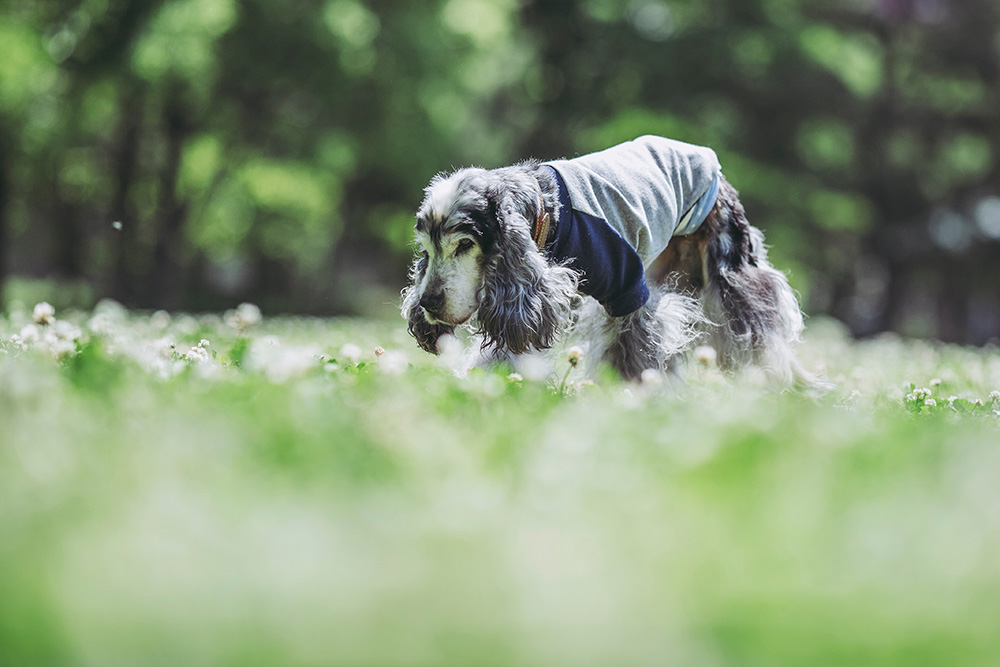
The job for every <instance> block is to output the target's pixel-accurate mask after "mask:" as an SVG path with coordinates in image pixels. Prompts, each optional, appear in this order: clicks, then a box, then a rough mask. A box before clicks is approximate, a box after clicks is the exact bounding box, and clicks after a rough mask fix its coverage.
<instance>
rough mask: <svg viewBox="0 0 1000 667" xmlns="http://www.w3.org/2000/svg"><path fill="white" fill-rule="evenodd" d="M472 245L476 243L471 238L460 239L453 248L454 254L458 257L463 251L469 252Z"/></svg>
mask: <svg viewBox="0 0 1000 667" xmlns="http://www.w3.org/2000/svg"><path fill="white" fill-rule="evenodd" d="M474 245H476V243H475V242H474V241H473V240H472V239H462V240H461V241H459V242H458V246H457V247H456V248H455V256H456V257H458V256H459V255H461V254H463V253H466V252H469V251H470V250H472V246H474Z"/></svg>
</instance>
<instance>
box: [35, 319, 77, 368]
mask: <svg viewBox="0 0 1000 667" xmlns="http://www.w3.org/2000/svg"><path fill="white" fill-rule="evenodd" d="M82 335H83V332H82V331H80V329H79V327H76V326H74V325H73V324H70V323H69V322H66V321H64V320H58V321H55V322H54V324H53V325H52V326H51V327H46V329H45V334H44V335H43V336H42V338H41V341H40V347H41V349H43V350H45V351H46V352H47V353H49V354H50V355H52V357H53V358H55V359H63V358H65V357H68V356H70V355H72V354H74V353H75V352H76V349H77V345H76V341H77V340H78V339H79V338H80V337H81V336H82Z"/></svg>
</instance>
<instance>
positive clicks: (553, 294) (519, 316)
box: [403, 166, 576, 354]
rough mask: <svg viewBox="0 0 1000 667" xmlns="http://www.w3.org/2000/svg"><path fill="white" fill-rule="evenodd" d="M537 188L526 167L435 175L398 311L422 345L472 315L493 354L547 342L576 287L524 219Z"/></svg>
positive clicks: (536, 205) (432, 344)
mask: <svg viewBox="0 0 1000 667" xmlns="http://www.w3.org/2000/svg"><path fill="white" fill-rule="evenodd" d="M542 201H543V199H542V194H541V191H540V187H539V184H538V182H537V181H536V180H535V178H534V177H533V176H532V175H531V172H530V167H527V166H519V167H510V168H506V169H494V170H489V171H487V170H485V169H475V168H470V169H460V170H459V171H456V172H454V173H452V174H448V175H443V174H439V175H438V176H435V177H434V179H433V180H432V181H431V183H430V185H429V186H428V187H427V190H426V193H425V197H424V201H423V204H421V206H420V209H419V211H418V212H417V224H416V227H415V230H416V241H417V246H418V256H417V258H416V260H415V262H414V264H413V268H412V270H411V275H410V279H411V285H410V286H409V287H407V289H406V290H405V291H404V296H403V316H404V317H406V318H407V319H408V320H409V329H410V333H411V334H413V336H414V337H415V338H416V339H417V343H418V344H419V345H420V346H421V347H422V348H424V349H425V350H427V351H429V352H436V351H437V340H438V338H439V337H440V336H441V335H443V334H446V333H450V332H451V331H453V330H454V328H455V327H457V326H459V325H462V324H465V323H466V322H468V321H470V320H472V319H473V318H474V317H475V321H476V323H477V324H478V331H479V333H481V334H483V336H484V338H483V345H484V347H488V348H491V349H492V350H493V351H494V352H496V353H498V354H506V353H521V352H526V351H527V350H529V349H530V348H532V347H535V348H539V349H541V348H546V347H550V346H551V345H552V343H553V341H554V338H555V334H556V330H557V327H558V324H559V322H560V321H561V319H562V318H563V317H564V316H565V314H566V311H567V310H568V307H569V303H568V301H569V299H570V298H571V295H572V294H575V292H576V276H575V274H573V273H572V272H571V271H569V270H568V269H565V268H562V267H559V266H549V264H548V262H547V261H546V259H545V258H544V257H543V256H542V254H541V253H539V251H538V249H537V247H536V246H535V244H534V241H532V239H531V226H532V223H530V222H529V220H535V219H536V218H537V217H538V215H539V212H540V208H541V206H542V205H543V204H542Z"/></svg>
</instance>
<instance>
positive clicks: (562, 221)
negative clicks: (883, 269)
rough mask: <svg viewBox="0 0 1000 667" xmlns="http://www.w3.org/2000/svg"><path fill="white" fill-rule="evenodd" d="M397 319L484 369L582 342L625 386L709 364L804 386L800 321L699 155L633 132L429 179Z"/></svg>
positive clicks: (749, 229)
mask: <svg viewBox="0 0 1000 667" xmlns="http://www.w3.org/2000/svg"><path fill="white" fill-rule="evenodd" d="M415 235H416V241H417V244H418V246H419V248H418V254H417V256H416V258H415V260H414V262H413V265H412V268H411V271H410V283H409V285H408V287H406V289H404V290H403V295H402V296H403V299H402V314H403V317H404V318H406V319H407V320H408V323H409V324H408V329H409V332H410V334H411V335H412V336H413V337H414V338H415V339H416V341H417V344H418V345H419V346H420V347H421V348H423V349H424V350H426V351H428V352H432V353H437V352H438V340H439V339H440V338H441V336H443V335H445V334H450V333H452V332H453V331H454V330H455V328H456V327H459V326H461V325H465V324H468V325H469V326H471V327H472V329H473V330H474V331H475V332H476V334H477V335H479V336H481V339H482V340H481V350H482V352H483V355H484V358H486V359H491V360H502V359H512V358H513V357H515V356H517V355H522V354H525V353H532V352H534V351H536V350H546V349H548V348H551V347H552V346H553V345H554V344H555V343H556V341H557V340H558V339H560V337H562V336H564V335H569V336H578V337H580V338H583V339H585V340H586V341H587V343H586V346H587V358H588V359H590V360H595V361H596V362H597V364H598V365H601V364H607V365H610V366H611V367H612V368H614V369H615V370H616V371H617V372H618V373H619V374H620V375H621V376H622V377H623V378H625V379H626V380H633V381H634V380H639V379H640V378H643V377H646V376H644V372H648V371H649V369H653V370H654V371H656V372H664V373H668V374H677V373H678V372H679V369H680V368H681V366H682V362H683V359H684V357H685V355H686V354H687V353H688V352H689V351H690V350H691V349H692V348H693V346H694V344H695V343H696V342H698V343H707V344H710V345H712V347H713V348H714V349H715V351H716V358H717V362H718V364H719V366H720V367H721V368H722V369H724V370H736V369H739V368H743V367H746V366H751V365H752V366H757V367H760V368H762V369H763V370H765V371H766V372H767V373H768V374H769V375H770V376H772V377H773V378H776V379H777V380H779V381H781V382H783V383H785V384H792V383H802V384H810V383H811V382H812V381H813V378H812V376H810V375H809V374H808V373H807V372H806V371H804V370H803V368H802V367H801V365H800V364H799V363H798V361H797V359H796V356H795V352H794V345H795V343H796V342H797V341H798V340H799V338H800V335H801V333H802V331H803V319H802V312H801V310H800V308H799V304H798V301H797V299H796V297H795V294H794V292H793V291H792V289H791V288H790V286H789V284H788V281H787V279H786V278H785V275H784V274H783V273H781V272H780V271H778V270H776V269H775V268H773V267H772V266H771V264H770V263H769V262H768V258H767V250H766V248H765V246H764V235H763V233H762V232H761V231H760V230H759V229H757V228H756V227H754V226H752V225H750V223H749V222H748V221H747V217H746V213H745V211H744V209H743V206H742V204H741V203H740V201H739V198H738V193H737V191H736V189H735V188H733V186H732V185H730V184H729V182H728V181H727V180H726V179H725V177H724V176H723V175H722V173H721V166H720V165H719V162H718V159H717V157H716V155H715V153H714V151H712V150H711V149H709V148H706V147H702V146H694V145H691V144H686V143H683V142H679V141H675V140H672V139H666V138H663V137H655V136H644V137H639V138H637V139H635V140H633V141H629V142H625V143H624V144H620V145H618V146H613V147H611V148H609V149H606V150H604V151H601V152H598V153H593V154H589V155H585V156H582V157H578V158H574V159H569V160H555V161H551V162H539V161H537V160H528V161H525V162H521V163H519V164H515V165H513V166H509V167H502V168H498V169H491V170H487V169H480V168H476V167H469V168H462V169H458V170H457V171H454V172H451V173H444V172H442V173H440V174H438V175H437V176H435V177H434V178H433V179H432V180H431V182H430V184H429V185H428V186H427V188H426V190H425V197H424V200H423V203H422V204H421V205H420V208H419V210H418V212H417V215H416V226H415Z"/></svg>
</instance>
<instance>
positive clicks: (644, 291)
mask: <svg viewBox="0 0 1000 667" xmlns="http://www.w3.org/2000/svg"><path fill="white" fill-rule="evenodd" d="M553 172H554V173H555V174H556V181H557V182H558V183H559V201H560V211H559V222H558V226H557V227H556V236H555V239H553V241H552V245H551V247H550V251H551V253H552V256H553V258H554V259H556V260H568V264H567V265H568V266H569V267H570V268H572V269H573V270H575V271H577V272H579V273H580V274H581V276H582V279H581V281H580V291H581V292H583V293H584V294H587V295H589V296H592V297H594V298H595V299H597V301H598V302H600V304H601V305H602V306H604V309H605V310H606V311H607V313H608V315H611V316H612V317H622V316H623V315H628V314H629V313H633V312H635V311H637V310H639V309H640V308H642V306H643V305H645V303H646V301H647V300H648V299H649V287H647V286H646V273H645V269H644V268H643V266H642V260H641V259H639V255H638V253H636V251H635V249H634V248H632V246H631V245H629V243H628V241H626V240H625V239H623V238H622V237H621V235H620V234H619V233H618V231H617V230H615V229H614V228H613V227H612V226H611V225H609V224H608V223H607V222H606V221H605V220H602V219H601V218H596V217H594V216H591V215H587V214H586V213H581V212H580V211H574V210H573V209H572V206H571V203H570V201H569V194H568V193H567V191H566V186H565V184H564V183H563V180H562V178H561V177H560V176H559V174H558V172H556V171H555V170H554V169H553Z"/></svg>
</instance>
